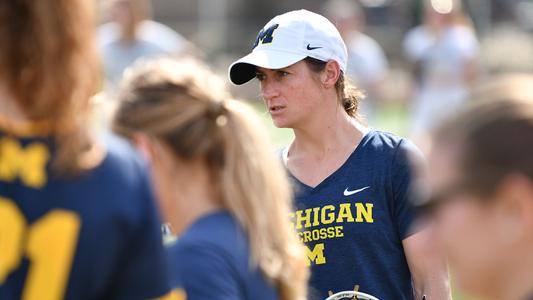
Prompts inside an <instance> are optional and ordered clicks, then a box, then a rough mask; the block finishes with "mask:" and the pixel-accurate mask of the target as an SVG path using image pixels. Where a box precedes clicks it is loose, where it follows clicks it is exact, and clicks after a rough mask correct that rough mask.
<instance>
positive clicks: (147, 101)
mask: <svg viewBox="0 0 533 300" xmlns="http://www.w3.org/2000/svg"><path fill="white" fill-rule="evenodd" d="M128 76H129V77H128V78H127V80H126V84H125V87H124V89H123V92H122V97H121V104H120V107H119V109H118V112H117V114H116V117H115V121H114V128H115V130H116V131H117V132H119V133H121V134H123V135H125V136H127V137H130V138H131V139H133V140H134V141H136V143H137V145H139V147H140V149H142V150H143V152H144V153H145V156H146V157H147V158H148V159H149V162H150V165H151V168H152V173H153V177H154V184H155V187H156V191H157V192H158V196H159V197H158V199H159V200H160V205H161V207H162V208H163V212H164V215H165V219H166V221H167V222H169V223H170V226H171V228H172V230H173V231H174V234H177V235H178V237H179V238H178V241H177V243H176V244H175V245H174V246H172V247H171V248H170V251H169V252H170V256H171V258H172V259H173V260H174V262H173V263H172V264H171V268H172V270H171V272H173V273H174V279H175V280H176V281H180V282H181V286H182V287H183V289H184V290H185V292H186V294H187V299H190V300H195V299H228V300H229V299H283V300H293V299H304V298H305V285H306V279H307V270H306V266H305V254H304V252H303V247H302V246H301V244H300V243H299V242H298V239H297V236H296V234H295V233H294V232H293V231H292V230H291V228H290V225H289V224H290V223H289V219H288V218H287V215H288V214H289V211H290V210H289V209H290V205H291V203H290V201H291V197H290V192H289V184H288V183H287V180H286V176H285V174H284V173H283V169H282V167H281V166H279V165H278V163H277V160H276V158H275V156H274V155H273V152H271V150H270V147H269V146H268V144H267V143H266V142H265V141H266V140H267V138H266V136H265V134H264V132H263V130H262V129H261V126H260V124H257V123H256V122H255V121H254V120H253V116H254V113H253V111H251V110H250V109H248V108H247V107H245V106H244V105H243V104H241V103H239V102H236V101H234V100H231V99H230V98H229V95H228V94H227V93H226V91H225V89H224V88H223V85H221V82H220V81H218V80H217V78H216V77H215V76H214V75H213V74H212V73H210V72H209V71H208V70H207V69H206V68H205V67H203V66H202V65H200V64H199V63H197V62H194V61H192V60H191V61H182V62H175V61H171V60H168V59H161V60H156V61H152V62H145V63H141V64H140V65H139V66H137V67H136V68H135V69H134V71H132V73H131V74H129V75H128Z"/></svg>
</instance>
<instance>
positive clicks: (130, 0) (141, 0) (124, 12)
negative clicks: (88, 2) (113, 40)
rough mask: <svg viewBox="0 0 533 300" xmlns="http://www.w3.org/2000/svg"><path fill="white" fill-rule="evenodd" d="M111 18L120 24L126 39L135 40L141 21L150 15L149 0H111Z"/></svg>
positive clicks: (109, 4)
mask: <svg viewBox="0 0 533 300" xmlns="http://www.w3.org/2000/svg"><path fill="white" fill-rule="evenodd" d="M108 7H109V18H110V20H111V21H113V22H116V23H117V24H119V25H120V28H121V30H122V38H123V39H124V40H129V41H131V40H135V35H136V30H137V26H138V25H139V23H140V22H141V21H143V20H145V19H147V18H149V15H150V4H149V2H148V0H109V3H108Z"/></svg>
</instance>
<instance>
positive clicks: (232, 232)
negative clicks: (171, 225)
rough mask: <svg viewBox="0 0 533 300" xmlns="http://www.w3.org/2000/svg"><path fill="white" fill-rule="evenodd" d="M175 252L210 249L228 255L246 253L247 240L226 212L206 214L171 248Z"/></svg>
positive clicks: (235, 221) (233, 219)
mask: <svg viewBox="0 0 533 300" xmlns="http://www.w3.org/2000/svg"><path fill="white" fill-rule="evenodd" d="M173 247H174V248H175V251H178V252H181V251H189V250H191V249H197V248H210V249H216V250H217V251H222V252H228V253H236V252H240V253H243V252H245V251H247V239H246V236H245V233H244V231H243V230H242V229H241V228H240V226H239V224H238V222H237V220H236V219H235V218H234V217H233V216H231V215H230V214H229V213H228V212H225V211H220V212H215V213H211V214H208V215H206V216H203V217H201V218H199V219H198V220H196V221H195V222H194V223H193V224H192V225H190V226H189V227H188V228H187V229H186V230H185V232H184V233H183V234H182V236H181V237H180V238H179V239H178V241H177V242H176V244H175V245H174V246H173Z"/></svg>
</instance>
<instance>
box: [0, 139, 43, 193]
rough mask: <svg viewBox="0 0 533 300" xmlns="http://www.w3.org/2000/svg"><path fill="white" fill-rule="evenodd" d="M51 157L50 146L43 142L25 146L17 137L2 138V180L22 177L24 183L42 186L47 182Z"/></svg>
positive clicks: (0, 150)
mask: <svg viewBox="0 0 533 300" xmlns="http://www.w3.org/2000/svg"><path fill="white" fill-rule="evenodd" d="M49 159H50V154H49V152H48V148H47V147H46V146H45V145H43V144H41V143H32V144H30V145H28V146H26V147H23V146H22V145H21V144H20V143H19V141H18V140H16V139H12V138H0V180H3V181H7V182H12V181H14V180H15V179H16V178H20V180H21V181H22V183H23V184H24V185H26V186H29V187H32V188H40V187H42V186H44V185H45V184H46V164H47V162H48V160H49Z"/></svg>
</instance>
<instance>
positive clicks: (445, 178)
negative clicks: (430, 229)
mask: <svg viewBox="0 0 533 300" xmlns="http://www.w3.org/2000/svg"><path fill="white" fill-rule="evenodd" d="M456 153H457V152H456V151H454V150H453V149H451V148H450V147H447V146H443V145H440V146H439V147H437V148H434V150H433V151H432V152H431V154H430V155H429V159H428V167H429V174H431V178H430V179H429V182H430V187H431V189H432V192H433V196H434V198H433V199H439V200H438V201H439V203H440V204H439V205H438V206H437V208H436V209H435V211H434V213H433V218H432V225H433V226H434V227H435V228H434V229H435V232H436V238H437V241H438V243H439V246H440V247H441V248H442V250H444V252H445V253H446V255H447V258H448V263H449V266H450V269H451V271H452V278H453V279H454V281H456V284H457V286H458V287H459V288H460V289H462V290H464V291H467V292H471V293H474V294H481V295H483V294H485V295H487V294H490V290H491V289H492V288H494V287H495V288H497V286H498V278H499V276H500V275H499V274H500V273H501V271H499V270H501V269H500V268H501V266H502V255H503V256H505V253H506V251H507V250H508V249H507V248H506V247H505V243H502V242H500V241H502V240H504V239H505V234H506V232H505V231H504V230H502V226H501V225H502V222H501V214H500V213H498V209H497V205H493V202H492V199H482V198H481V197H480V196H476V195H474V194H472V193H469V192H467V191H466V190H465V189H463V188H460V186H461V182H462V179H463V178H462V175H463V174H461V173H460V172H459V171H458V168H457V167H456V166H457V165H456V164H457V159H456V158H457V156H456Z"/></svg>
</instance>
